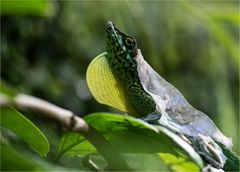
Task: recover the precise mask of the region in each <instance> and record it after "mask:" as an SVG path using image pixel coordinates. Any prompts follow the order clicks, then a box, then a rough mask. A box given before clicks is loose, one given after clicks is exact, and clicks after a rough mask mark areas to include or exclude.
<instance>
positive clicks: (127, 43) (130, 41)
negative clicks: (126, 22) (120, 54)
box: [124, 37, 136, 49]
mask: <svg viewBox="0 0 240 172" xmlns="http://www.w3.org/2000/svg"><path fill="white" fill-rule="evenodd" d="M124 43H125V46H126V47H127V48H129V49H133V48H135V45H136V42H135V40H134V39H133V38H131V37H127V38H126V39H125V42H124Z"/></svg>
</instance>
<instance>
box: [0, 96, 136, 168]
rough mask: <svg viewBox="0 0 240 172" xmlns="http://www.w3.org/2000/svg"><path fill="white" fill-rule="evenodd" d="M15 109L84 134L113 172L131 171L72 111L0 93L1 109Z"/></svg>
mask: <svg viewBox="0 0 240 172" xmlns="http://www.w3.org/2000/svg"><path fill="white" fill-rule="evenodd" d="M10 106H12V107H15V108H17V109H20V110H23V111H31V112H34V113H36V114H41V115H44V116H43V117H45V118H52V119H54V120H56V121H57V122H59V123H60V124H61V125H63V126H64V127H66V128H67V129H68V130H71V131H74V132H78V133H80V134H82V135H83V136H84V137H85V138H86V139H87V140H88V141H89V142H90V143H91V144H92V145H94V146H95V147H96V149H97V150H98V152H99V153H100V154H101V155H102V156H103V157H104V158H105V160H106V161H107V162H108V165H109V168H110V169H111V170H131V168H130V167H129V166H128V165H127V163H126V162H125V160H124V159H123V158H122V157H121V155H120V154H119V152H118V151H117V150H116V149H115V148H114V147H113V146H112V145H111V144H110V143H109V142H108V141H107V140H106V139H105V138H104V137H103V136H102V135H101V134H100V133H98V132H97V131H96V130H95V129H94V128H93V127H91V126H90V125H89V124H87V122H86V121H84V120H83V119H82V118H80V117H79V116H77V115H75V114H74V113H73V112H72V111H69V110H66V109H63V108H61V107H59V106H56V105H54V104H52V103H49V102H47V101H45V100H42V99H40V98H37V97H33V96H30V95H26V94H17V95H16V96H15V97H13V98H8V97H7V96H5V95H4V94H1V93H0V107H10Z"/></svg>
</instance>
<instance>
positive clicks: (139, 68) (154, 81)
mask: <svg viewBox="0 0 240 172" xmlns="http://www.w3.org/2000/svg"><path fill="white" fill-rule="evenodd" d="M106 30H107V53H103V54H101V55H99V56H98V57H96V58H95V59H94V60H93V61H92V62H91V64H90V65H89V67H88V71H87V82H88V86H89V88H90V91H91V92H92V94H93V96H94V97H95V98H96V99H97V101H99V102H100V103H103V104H106V105H109V106H111V107H115V108H117V109H119V110H121V111H124V112H127V113H129V114H131V115H134V116H145V115H147V114H150V113H153V112H154V113H156V114H159V116H161V118H160V120H159V121H158V123H159V124H160V125H163V126H165V127H167V128H169V129H171V130H174V131H177V132H180V133H183V134H184V135H187V136H191V137H197V136H198V135H199V134H202V135H204V136H209V137H211V138H212V139H213V140H214V141H217V142H220V143H222V144H223V145H225V146H226V147H228V148H230V147H232V143H231V139H230V138H227V137H226V136H225V135H223V134H222V133H221V132H220V131H219V129H218V128H217V127H216V125H215V124H214V123H213V121H212V120H211V119H210V118H209V117H208V116H207V115H206V114H204V113H203V112H201V111H198V110H196V109H195V108H194V107H192V106H191V105H190V104H189V103H188V102H187V100H186V99H185V98H184V97H183V95H182V94H181V93H180V91H178V90H177V89H176V88H175V87H174V86H173V85H171V84H170V83H168V82H167V81H165V80H164V79H163V78H162V77H161V76H160V75H159V74H158V73H157V72H156V71H154V69H152V67H151V66H150V65H149V64H148V63H147V62H146V61H145V60H144V58H143V56H142V54H141V51H140V50H139V49H137V43H136V40H135V39H134V38H132V37H130V36H128V35H126V34H124V33H123V32H121V31H120V30H119V29H118V28H116V26H115V25H114V24H113V23H111V22H109V23H108V24H107V29H106Z"/></svg>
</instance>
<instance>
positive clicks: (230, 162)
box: [107, 22, 239, 171]
mask: <svg viewBox="0 0 240 172" xmlns="http://www.w3.org/2000/svg"><path fill="white" fill-rule="evenodd" d="M107 53H108V56H107V59H108V63H109V65H110V67H111V69H112V71H113V73H114V74H115V76H116V78H117V79H118V80H119V81H120V82H122V83H124V84H123V85H124V86H125V89H126V91H125V94H126V97H127V98H128V99H130V102H132V105H133V107H134V108H135V109H136V111H137V112H139V114H141V116H145V115H147V116H146V118H144V120H145V119H146V120H145V121H146V122H153V123H154V121H156V120H157V119H159V114H154V113H153V112H154V111H155V107H156V104H155V102H154V100H153V99H152V97H151V96H150V95H149V94H148V93H147V92H146V91H145V90H144V89H143V87H142V85H141V83H140V79H139V77H138V72H137V63H136V61H135V56H136V54H137V43H136V40H135V39H134V38H133V37H131V36H129V35H127V34H125V33H123V32H121V31H120V30H119V29H118V28H117V27H116V26H115V25H114V24H113V23H112V22H108V24H107ZM148 114H150V115H148ZM219 145H220V146H221V148H222V150H223V152H224V154H225V155H226V156H227V158H228V159H227V161H226V163H225V166H224V168H223V169H224V170H227V171H236V170H238V169H239V156H238V155H236V154H235V153H233V152H232V151H230V150H228V149H227V148H225V147H224V146H223V145H222V144H219Z"/></svg>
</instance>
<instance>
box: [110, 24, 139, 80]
mask: <svg viewBox="0 0 240 172" xmlns="http://www.w3.org/2000/svg"><path fill="white" fill-rule="evenodd" d="M106 33H107V53H108V56H107V58H108V62H109V65H110V66H111V68H112V69H113V71H114V72H115V73H117V75H118V76H121V77H122V79H124V78H125V79H127V80H128V81H129V80H130V79H133V78H136V71H137V63H136V61H135V59H134V57H135V56H136V55H137V52H138V50H137V42H136V40H135V39H134V38H133V37H131V36H129V35H127V34H125V33H123V32H122V31H120V30H119V29H118V28H117V27H116V26H115V25H114V24H113V23H112V22H108V23H107V28H106Z"/></svg>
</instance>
